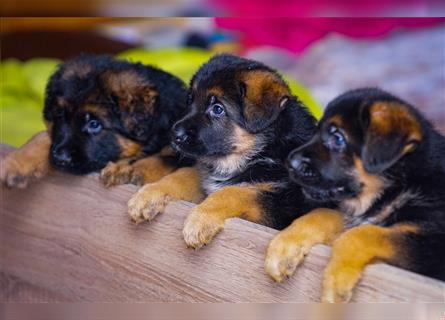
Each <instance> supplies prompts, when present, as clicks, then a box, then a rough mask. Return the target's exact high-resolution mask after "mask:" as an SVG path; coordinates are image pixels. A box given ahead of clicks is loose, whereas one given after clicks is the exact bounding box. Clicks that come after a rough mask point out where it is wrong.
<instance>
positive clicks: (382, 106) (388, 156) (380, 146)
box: [361, 102, 422, 173]
mask: <svg viewBox="0 0 445 320" xmlns="http://www.w3.org/2000/svg"><path fill="white" fill-rule="evenodd" d="M361 118H362V122H363V124H362V125H363V127H364V130H365V135H364V137H365V141H364V147H363V149H362V160H363V164H364V167H365V170H366V171H367V172H369V173H381V172H383V171H384V170H386V169H388V168H390V167H391V166H392V165H393V164H394V163H396V162H397V161H398V160H399V159H400V158H402V157H403V156H404V155H405V154H407V153H409V152H412V151H414V150H415V149H416V147H417V146H418V144H419V143H420V142H421V140H422V128H421V125H420V123H419V121H418V119H417V118H416V116H415V115H414V114H413V112H412V111H411V110H410V109H409V108H408V106H406V105H404V104H402V103H399V102H376V103H374V104H372V105H370V106H367V107H365V108H364V109H363V110H362V116H361Z"/></svg>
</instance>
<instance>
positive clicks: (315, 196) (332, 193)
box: [302, 185, 350, 202]
mask: <svg viewBox="0 0 445 320" xmlns="http://www.w3.org/2000/svg"><path fill="white" fill-rule="evenodd" d="M302 190H303V194H304V195H305V197H307V198H308V199H310V200H313V201H317V202H327V201H341V200H343V199H345V198H346V197H347V196H348V195H349V194H350V192H349V191H348V188H347V187H345V186H338V187H331V188H322V187H313V186H307V185H306V186H302Z"/></svg>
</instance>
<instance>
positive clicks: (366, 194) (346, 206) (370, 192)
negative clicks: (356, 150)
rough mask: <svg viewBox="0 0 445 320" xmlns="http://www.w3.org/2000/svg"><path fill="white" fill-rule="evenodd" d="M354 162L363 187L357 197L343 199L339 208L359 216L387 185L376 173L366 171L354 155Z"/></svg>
mask: <svg viewBox="0 0 445 320" xmlns="http://www.w3.org/2000/svg"><path fill="white" fill-rule="evenodd" d="M354 164H355V174H356V176H357V178H358V179H359V181H360V182H361V183H362V184H363V189H362V192H361V193H360V194H359V195H358V196H357V197H355V198H353V199H347V200H344V201H343V202H342V203H341V205H340V207H341V210H342V211H344V212H345V213H347V214H350V215H353V216H359V215H361V214H363V213H364V212H365V211H366V210H367V209H369V207H370V206H371V205H372V204H373V203H374V201H376V200H377V199H378V198H379V197H380V195H381V193H382V192H383V190H384V188H385V187H386V186H387V182H386V181H385V180H384V179H383V178H381V177H379V176H377V175H374V174H370V173H368V172H366V170H365V169H364V167H363V162H362V161H361V159H360V158H358V157H355V158H354Z"/></svg>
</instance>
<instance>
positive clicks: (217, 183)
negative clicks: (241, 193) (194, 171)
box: [202, 175, 234, 195]
mask: <svg viewBox="0 0 445 320" xmlns="http://www.w3.org/2000/svg"><path fill="white" fill-rule="evenodd" d="M233 184H234V183H233V181H232V179H231V177H221V176H216V175H207V176H206V177H204V178H203V180H202V188H203V189H204V192H205V193H206V194H207V195H208V194H210V193H213V192H216V191H218V190H219V189H221V188H224V187H226V186H230V185H233Z"/></svg>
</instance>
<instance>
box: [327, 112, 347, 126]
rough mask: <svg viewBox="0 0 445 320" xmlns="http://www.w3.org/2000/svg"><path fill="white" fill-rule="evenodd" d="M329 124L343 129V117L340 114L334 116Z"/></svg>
mask: <svg viewBox="0 0 445 320" xmlns="http://www.w3.org/2000/svg"><path fill="white" fill-rule="evenodd" d="M327 122H329V123H331V124H334V125H336V126H337V127H340V128H341V127H343V117H342V116H341V115H339V114H336V115H334V116H332V117H331V118H330V119H329V120H328V121H327Z"/></svg>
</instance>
